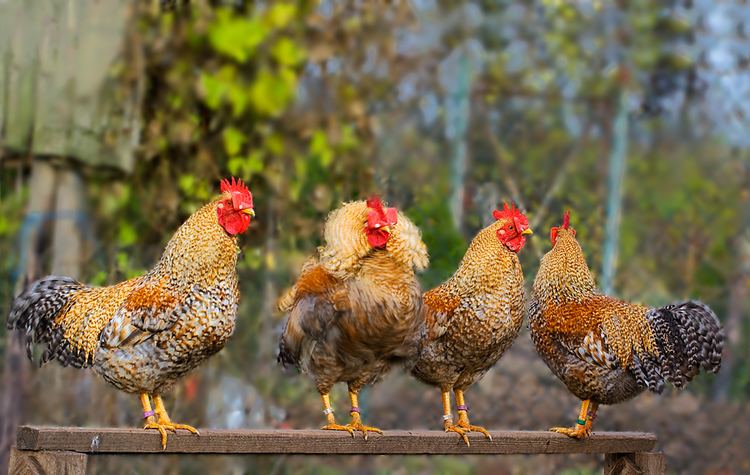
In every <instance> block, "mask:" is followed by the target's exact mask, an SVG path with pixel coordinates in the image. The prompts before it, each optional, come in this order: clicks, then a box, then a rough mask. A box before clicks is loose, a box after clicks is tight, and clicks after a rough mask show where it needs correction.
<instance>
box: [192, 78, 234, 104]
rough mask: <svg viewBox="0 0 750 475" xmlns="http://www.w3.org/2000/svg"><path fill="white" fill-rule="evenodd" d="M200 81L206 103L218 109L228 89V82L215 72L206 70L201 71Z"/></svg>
mask: <svg viewBox="0 0 750 475" xmlns="http://www.w3.org/2000/svg"><path fill="white" fill-rule="evenodd" d="M199 82H200V87H201V89H202V90H203V100H204V102H205V103H206V105H207V106H208V107H209V108H211V109H214V110H216V109H218V108H219V106H221V101H222V99H223V98H224V95H225V94H226V93H227V90H228V88H227V85H226V83H225V82H224V81H222V80H220V79H219V78H218V77H216V76H214V75H213V74H210V73H205V72H204V73H201V75H200V79H199Z"/></svg>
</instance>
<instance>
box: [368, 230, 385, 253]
mask: <svg viewBox="0 0 750 475" xmlns="http://www.w3.org/2000/svg"><path fill="white" fill-rule="evenodd" d="M390 237H391V235H390V233H388V232H386V231H383V230H382V229H370V230H368V231H367V242H368V243H370V246H372V247H374V248H375V249H382V248H384V247H385V245H386V244H388V238H390Z"/></svg>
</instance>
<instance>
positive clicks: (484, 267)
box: [412, 203, 532, 445]
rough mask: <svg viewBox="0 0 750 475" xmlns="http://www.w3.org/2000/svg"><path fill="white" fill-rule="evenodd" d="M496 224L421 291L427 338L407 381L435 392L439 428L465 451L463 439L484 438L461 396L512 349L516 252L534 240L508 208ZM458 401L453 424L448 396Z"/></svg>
mask: <svg viewBox="0 0 750 475" xmlns="http://www.w3.org/2000/svg"><path fill="white" fill-rule="evenodd" d="M493 216H494V218H495V219H496V221H495V222H494V223H492V224H491V225H489V226H487V227H486V228H484V229H483V230H481V231H480V232H479V234H477V236H476V237H475V238H474V240H473V241H472V242H471V244H470V245H469V249H468V250H467V251H466V254H465V255H464V258H463V260H462V261H461V264H460V265H459V267H458V270H457V271H456V273H455V274H453V276H452V277H451V278H450V279H448V280H447V281H446V282H444V283H443V284H441V285H440V286H438V287H436V288H434V289H432V290H430V291H428V292H426V293H425V294H424V297H423V304H422V314H423V317H424V331H423V334H422V338H421V341H420V352H419V357H418V359H417V361H416V364H415V365H414V367H413V369H412V374H413V375H414V376H415V377H416V378H417V379H419V380H420V381H423V382H425V383H427V384H430V385H432V386H436V387H438V388H440V391H441V392H442V399H443V426H444V429H445V431H446V432H449V431H450V432H456V433H458V434H459V435H460V436H461V438H462V439H463V440H464V442H465V443H466V445H470V443H469V438H468V437H467V435H466V434H467V433H468V432H471V431H475V432H481V433H482V434H484V435H485V436H486V437H487V438H489V439H491V437H490V434H489V432H487V430H486V429H484V428H483V427H479V426H474V425H471V424H470V423H469V409H468V406H467V405H466V401H465V400H464V391H465V390H466V389H467V388H468V387H469V386H471V385H472V384H474V383H475V382H477V381H479V379H481V378H482V376H484V374H485V373H486V372H487V371H488V370H489V369H490V368H491V367H492V366H493V365H494V364H495V363H496V362H497V361H498V360H499V359H500V357H501V356H502V355H503V353H504V352H505V351H506V350H507V349H508V348H510V346H511V344H512V343H513V340H515V338H516V336H518V332H519V330H520V329H521V324H522V323H523V315H524V289H523V272H522V270H521V263H520V262H519V260H518V256H517V253H518V252H519V251H520V250H521V249H522V248H523V246H524V244H526V238H527V236H528V235H530V234H532V231H531V229H529V221H528V219H527V218H526V216H525V215H524V214H523V213H521V211H519V210H518V209H516V208H515V206H508V204H507V203H506V204H505V206H504V208H503V210H502V211H498V210H495V212H494V213H493ZM451 390H453V392H454V393H455V395H456V405H457V410H458V422H457V423H456V424H454V423H453V416H452V414H451V396H450V391H451Z"/></svg>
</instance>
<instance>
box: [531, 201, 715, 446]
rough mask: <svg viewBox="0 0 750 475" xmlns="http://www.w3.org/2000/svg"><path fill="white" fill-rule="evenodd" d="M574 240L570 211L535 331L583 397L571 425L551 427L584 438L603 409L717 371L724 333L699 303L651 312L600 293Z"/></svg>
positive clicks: (556, 236)
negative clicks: (666, 382) (647, 390)
mask: <svg viewBox="0 0 750 475" xmlns="http://www.w3.org/2000/svg"><path fill="white" fill-rule="evenodd" d="M575 235H576V233H575V230H574V229H573V228H571V227H570V215H569V213H565V216H564V218H563V224H562V226H560V227H554V228H552V232H551V241H552V246H553V247H552V250H551V251H549V252H548V253H547V254H546V255H545V256H544V257H543V258H542V262H541V266H540V267H539V272H538V273H537V275H536V279H535V280H534V288H533V294H532V298H531V305H530V311H529V329H530V330H531V338H532V340H533V342H534V345H535V346H536V349H537V351H538V352H539V355H540V356H541V357H542V359H543V360H544V362H545V363H546V364H547V366H549V368H550V369H551V370H552V372H553V373H554V374H555V376H557V377H558V378H560V380H562V382H563V383H565V385H566V386H567V387H568V389H569V390H570V392H572V393H573V394H575V395H576V396H577V397H578V398H580V399H581V400H583V403H582V404H581V411H580V414H579V416H578V420H577V423H576V425H575V426H574V427H573V428H565V427H555V428H553V429H552V430H553V431H555V432H560V433H563V434H566V435H569V436H571V437H575V438H585V437H588V436H589V435H590V433H591V425H592V423H593V420H594V418H595V416H596V411H597V408H598V406H599V405H600V404H616V403H619V402H622V401H625V400H627V399H630V398H632V397H634V396H636V395H638V394H640V393H641V392H642V391H643V390H644V389H646V388H648V389H650V390H651V391H654V392H656V393H661V392H662V390H663V389H664V383H665V381H669V382H670V383H672V384H673V385H674V386H675V387H678V388H681V387H682V386H683V385H684V384H685V383H687V382H688V381H690V380H691V379H693V377H695V375H697V374H698V372H699V371H700V370H701V369H703V370H706V371H710V372H713V373H716V372H718V371H719V368H720V366H721V351H722V346H723V341H724V335H723V331H722V329H721V325H720V323H719V319H718V318H717V317H716V314H715V313H714V312H713V311H712V310H711V309H710V308H708V306H706V305H704V304H702V303H700V302H696V301H691V300H689V301H685V302H679V303H675V304H672V305H667V306H665V307H661V308H651V309H649V307H646V306H644V305H638V304H632V303H628V302H624V301H622V300H618V299H615V298H613V297H608V296H606V295H602V294H601V293H600V292H599V290H598V289H597V288H596V283H595V282H594V278H593V277H592V275H591V272H590V271H589V268H588V266H587V265H586V259H585V257H584V255H583V251H582V250H581V246H580V245H579V244H578V241H576V238H575Z"/></svg>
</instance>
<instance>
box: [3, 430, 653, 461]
mask: <svg viewBox="0 0 750 475" xmlns="http://www.w3.org/2000/svg"><path fill="white" fill-rule="evenodd" d="M17 437H18V438H17V446H18V448H19V449H21V450H71V451H75V452H83V453H90V454H95V453H109V454H113V453H161V452H162V449H161V445H160V438H159V434H158V433H157V432H156V431H150V430H149V431H145V430H143V429H116V428H79V427H36V426H23V427H20V428H19V429H18V434H17ZM492 438H493V440H492V441H489V440H486V439H485V438H484V436H482V435H481V434H472V435H471V436H470V439H471V447H466V445H465V444H464V443H463V442H462V441H461V439H459V437H458V436H456V435H455V434H447V433H445V432H442V431H398V430H394V431H386V432H385V434H384V435H382V436H379V435H378V434H371V435H370V438H369V440H367V441H365V440H363V438H362V436H361V435H358V436H357V437H356V438H352V437H351V436H349V435H348V434H346V433H342V432H332V431H322V430H209V429H201V435H200V436H196V435H192V434H188V433H183V432H180V433H178V434H169V438H168V441H167V448H166V451H165V452H167V453H193V454H316V455H326V454H350V455H352V454H363V455H385V454H402V455H403V454H413V455H423V454H424V455H447V454H571V453H613V452H618V453H634V452H648V451H650V450H651V449H653V447H654V445H655V443H656V436H655V435H653V434H647V433H638V432H597V433H594V435H593V436H592V437H591V438H590V439H588V440H585V441H579V440H575V439H571V438H569V437H567V436H564V435H561V434H555V433H553V432H546V431H544V432H542V431H493V432H492Z"/></svg>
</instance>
